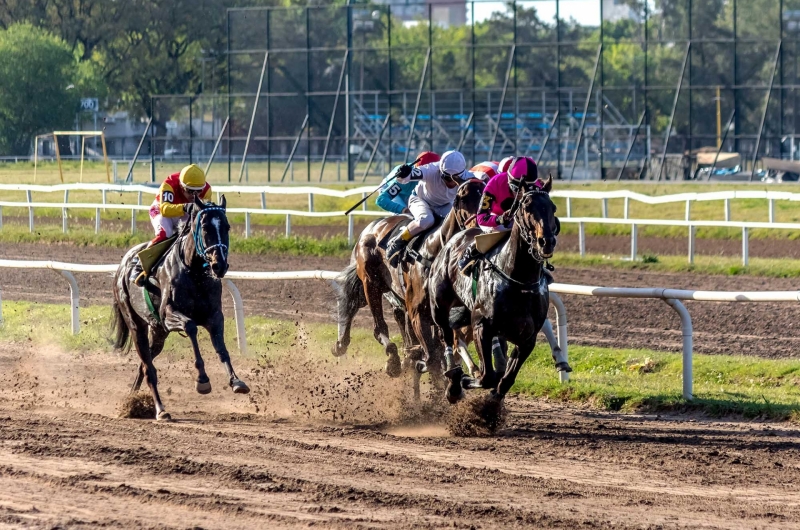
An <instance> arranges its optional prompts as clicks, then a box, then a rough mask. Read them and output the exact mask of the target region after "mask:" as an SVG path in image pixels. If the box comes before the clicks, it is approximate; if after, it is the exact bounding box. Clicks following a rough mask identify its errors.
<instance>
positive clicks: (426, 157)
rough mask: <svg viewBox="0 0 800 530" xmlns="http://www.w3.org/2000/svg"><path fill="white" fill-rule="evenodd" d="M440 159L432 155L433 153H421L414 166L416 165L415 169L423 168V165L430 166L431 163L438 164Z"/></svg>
mask: <svg viewBox="0 0 800 530" xmlns="http://www.w3.org/2000/svg"><path fill="white" fill-rule="evenodd" d="M441 159H442V157H440V156H439V155H438V154H436V153H434V152H433V151H423V152H422V153H420V154H419V156H418V157H417V160H418V162H417V164H416V165H417V167H419V166H424V165H425V164H430V163H432V162H438V161H439V160H441Z"/></svg>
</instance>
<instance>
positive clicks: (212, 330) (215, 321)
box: [206, 311, 250, 394]
mask: <svg viewBox="0 0 800 530" xmlns="http://www.w3.org/2000/svg"><path fill="white" fill-rule="evenodd" d="M206 329H207V330H208V334H209V335H211V344H212V345H213V346H214V351H216V352H217V355H218V356H219V360H220V362H221V363H222V365H223V366H224V367H225V371H226V372H228V378H229V383H228V384H229V385H230V387H231V389H233V393H234V394H249V393H250V388H249V387H248V386H247V385H246V384H245V382H244V381H242V380H241V379H239V378H238V377H237V376H236V372H234V371H233V365H232V364H231V356H230V354H229V353H228V348H227V347H226V346H225V319H224V318H223V316H222V312H221V311H219V312H217V314H216V315H214V317H213V318H212V319H211V322H210V323H209V324H208V325H207V326H206Z"/></svg>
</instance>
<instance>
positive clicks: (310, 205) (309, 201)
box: [308, 193, 314, 212]
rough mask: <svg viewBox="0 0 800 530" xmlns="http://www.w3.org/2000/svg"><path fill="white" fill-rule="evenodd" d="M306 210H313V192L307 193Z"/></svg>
mask: <svg viewBox="0 0 800 530" xmlns="http://www.w3.org/2000/svg"><path fill="white" fill-rule="evenodd" d="M308 211H309V212H313V211H314V194H313V193H309V194H308Z"/></svg>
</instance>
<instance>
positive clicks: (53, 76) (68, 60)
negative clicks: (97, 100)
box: [0, 24, 98, 153]
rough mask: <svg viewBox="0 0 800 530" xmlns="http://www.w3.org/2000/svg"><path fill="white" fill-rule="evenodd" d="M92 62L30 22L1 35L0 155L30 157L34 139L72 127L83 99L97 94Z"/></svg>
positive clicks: (2, 32) (0, 32) (7, 30)
mask: <svg viewBox="0 0 800 530" xmlns="http://www.w3.org/2000/svg"><path fill="white" fill-rule="evenodd" d="M97 90H98V80H97V76H96V75H95V72H94V69H93V68H92V65H91V64H90V63H84V64H80V63H79V61H78V59H77V58H76V57H75V56H74V55H73V53H72V51H71V50H70V47H69V45H68V44H66V43H65V42H64V41H62V40H61V39H59V38H58V37H56V36H54V35H52V34H50V33H48V32H47V31H44V30H42V29H38V28H35V27H33V26H31V25H30V24H16V25H14V26H11V27H10V28H8V29H6V30H3V31H0V152H6V153H28V152H29V149H30V145H31V140H32V138H33V136H34V135H36V134H40V133H44V132H51V131H53V130H55V129H63V128H66V129H69V128H71V124H72V123H73V121H74V118H75V112H76V110H77V108H78V102H79V98H80V97H81V95H84V94H86V93H87V92H91V93H96V91H97Z"/></svg>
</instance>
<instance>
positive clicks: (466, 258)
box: [458, 242, 483, 276]
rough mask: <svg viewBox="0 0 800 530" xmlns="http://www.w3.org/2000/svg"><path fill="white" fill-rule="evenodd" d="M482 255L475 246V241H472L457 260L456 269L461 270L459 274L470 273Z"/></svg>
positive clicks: (466, 274)
mask: <svg viewBox="0 0 800 530" xmlns="http://www.w3.org/2000/svg"><path fill="white" fill-rule="evenodd" d="M482 257H483V253H482V252H481V251H480V250H478V249H477V248H476V247H475V243H474V242H473V243H472V244H471V245H470V246H468V247H467V250H465V251H464V254H463V255H462V256H461V258H460V259H459V260H458V270H459V271H461V274H463V275H464V276H469V275H471V274H472V271H473V269H474V268H475V265H476V264H477V263H478V261H479V260H480V259H481V258H482Z"/></svg>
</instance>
